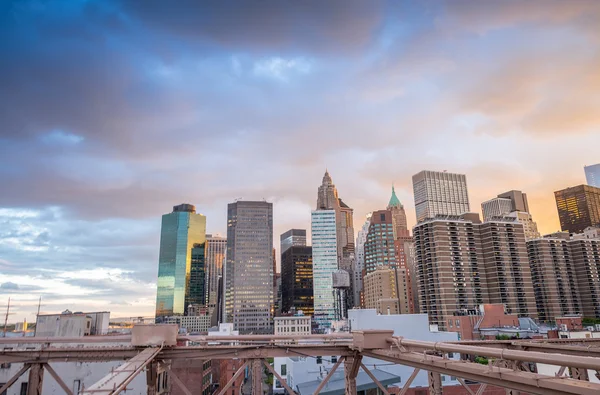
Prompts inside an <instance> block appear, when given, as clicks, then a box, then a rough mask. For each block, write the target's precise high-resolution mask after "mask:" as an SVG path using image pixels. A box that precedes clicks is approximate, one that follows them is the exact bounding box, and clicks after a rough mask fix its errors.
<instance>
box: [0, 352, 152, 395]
mask: <svg viewBox="0 0 600 395" xmlns="http://www.w3.org/2000/svg"><path fill="white" fill-rule="evenodd" d="M126 345H129V344H128V343H127V344H125V343H110V344H108V343H98V344H95V345H94V346H95V347H116V346H126ZM27 346H30V345H29V344H28V345H27ZM62 346H64V347H67V346H72V347H76V344H64V345H62ZM23 347H26V346H25V345H23ZM123 363H124V362H123V361H113V362H82V363H79V362H52V363H51V364H50V366H52V368H53V369H54V370H55V371H56V373H57V374H58V375H59V377H61V378H62V380H63V381H64V382H65V384H66V385H67V386H69V388H71V390H74V389H75V390H77V389H78V388H79V389H81V388H83V387H82V386H85V388H88V387H90V386H91V385H93V384H94V383H96V382H97V381H98V380H100V379H102V378H103V377H104V376H106V375H107V374H109V373H110V371H111V369H115V368H116V367H118V366H119V365H122V364H123ZM22 366H23V364H20V363H13V364H11V365H10V367H9V368H7V369H0V383H6V382H7V381H8V380H9V379H10V378H11V377H12V376H13V375H14V374H16V373H17V372H18V371H19V369H21V367H22ZM28 379H29V375H28V373H25V374H23V375H22V376H21V377H20V378H19V379H18V380H17V382H16V383H15V384H13V385H12V386H11V387H10V388H9V389H8V390H7V392H6V395H20V394H21V385H22V383H26V382H27V381H28ZM77 381H79V382H77ZM64 393H65V392H64V391H63V390H62V388H61V387H60V386H59V385H58V384H57V383H56V381H55V380H54V378H52V376H51V375H50V374H49V373H48V372H45V373H44V381H43V384H42V394H43V395H54V394H56V395H64ZM74 393H76V392H74ZM146 393H147V387H146V375H145V374H139V375H138V376H137V377H135V378H134V379H133V381H132V382H131V383H130V384H128V385H127V392H124V394H127V395H145V394H146Z"/></svg>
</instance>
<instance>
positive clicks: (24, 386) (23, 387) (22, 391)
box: [20, 383, 27, 395]
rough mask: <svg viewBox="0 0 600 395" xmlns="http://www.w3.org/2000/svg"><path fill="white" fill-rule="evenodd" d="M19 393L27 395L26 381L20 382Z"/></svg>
mask: <svg viewBox="0 0 600 395" xmlns="http://www.w3.org/2000/svg"><path fill="white" fill-rule="evenodd" d="M20 395H27V383H21V392H20Z"/></svg>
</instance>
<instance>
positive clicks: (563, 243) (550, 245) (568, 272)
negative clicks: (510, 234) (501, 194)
mask: <svg viewBox="0 0 600 395" xmlns="http://www.w3.org/2000/svg"><path fill="white" fill-rule="evenodd" d="M527 253H528V256H529V265H530V267H531V277H532V281H533V287H534V291H535V301H536V305H537V310H538V315H539V319H540V321H543V322H552V321H554V318H555V317H560V316H563V315H570V314H580V313H581V301H580V297H579V295H580V293H579V286H578V284H577V274H576V272H575V264H574V262H573V257H572V256H571V249H570V245H569V234H568V233H562V234H561V233H558V234H553V235H549V236H546V237H544V238H538V239H535V240H530V241H528V242H527Z"/></svg>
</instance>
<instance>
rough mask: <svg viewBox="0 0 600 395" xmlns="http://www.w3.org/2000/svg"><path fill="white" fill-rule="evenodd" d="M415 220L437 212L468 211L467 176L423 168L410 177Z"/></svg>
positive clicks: (456, 213)
mask: <svg viewBox="0 0 600 395" xmlns="http://www.w3.org/2000/svg"><path fill="white" fill-rule="evenodd" d="M412 181H413V190H414V196H415V210H416V213H417V222H420V221H423V220H424V219H426V218H433V217H435V216H436V215H438V214H445V215H460V214H463V213H468V212H469V211H470V209H469V195H468V192H467V177H466V176H465V175H464V174H454V173H447V172H439V171H428V170H424V171H422V172H420V173H417V174H415V175H414V176H413V177H412Z"/></svg>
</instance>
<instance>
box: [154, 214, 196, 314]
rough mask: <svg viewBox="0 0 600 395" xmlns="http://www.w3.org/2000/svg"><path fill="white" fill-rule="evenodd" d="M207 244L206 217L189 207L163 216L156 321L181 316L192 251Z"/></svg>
mask: <svg viewBox="0 0 600 395" xmlns="http://www.w3.org/2000/svg"><path fill="white" fill-rule="evenodd" d="M205 240H206V217H205V216H204V215H202V214H196V208H195V207H194V206H193V205H191V204H180V205H178V206H174V207H173V212H172V213H169V214H165V215H163V216H162V225H161V232H160V253H159V258H158V281H157V293H156V317H164V316H171V315H183V314H184V313H185V309H186V296H187V295H189V280H190V273H191V266H192V265H191V264H192V248H193V247H194V245H195V244H203V243H204V241H205Z"/></svg>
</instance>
